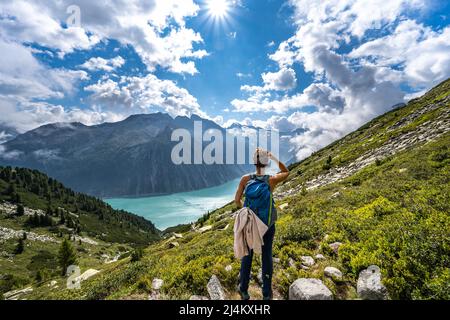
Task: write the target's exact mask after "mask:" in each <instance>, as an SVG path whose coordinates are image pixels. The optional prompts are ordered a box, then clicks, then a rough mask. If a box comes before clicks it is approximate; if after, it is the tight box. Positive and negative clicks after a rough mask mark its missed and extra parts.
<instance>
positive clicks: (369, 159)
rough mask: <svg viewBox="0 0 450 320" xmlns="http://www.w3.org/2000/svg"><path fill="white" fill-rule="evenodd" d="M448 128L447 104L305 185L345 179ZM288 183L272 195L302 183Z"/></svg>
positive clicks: (285, 193) (419, 112)
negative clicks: (417, 122) (419, 122)
mask: <svg viewBox="0 0 450 320" xmlns="http://www.w3.org/2000/svg"><path fill="white" fill-rule="evenodd" d="M449 99H450V98H449V97H447V98H445V99H444V100H443V101H441V102H440V103H438V104H439V105H438V104H431V105H428V106H425V107H423V108H421V109H418V110H417V111H416V112H415V113H412V114H410V115H409V116H407V117H405V118H406V120H405V121H404V122H402V120H400V121H399V122H400V123H397V124H396V125H394V126H392V127H391V129H392V130H393V129H395V128H401V127H402V126H404V125H406V124H407V123H410V122H411V121H412V119H416V118H418V117H419V116H421V115H422V114H425V113H427V112H430V111H432V110H434V109H436V106H438V107H439V106H442V105H444V104H445V103H448V100H449ZM408 117H409V118H408ZM395 126H396V127H395ZM448 131H450V109H449V108H446V109H444V110H443V111H442V113H441V114H440V115H439V116H438V117H435V118H434V119H432V120H428V121H425V122H424V123H422V124H420V125H418V126H417V127H416V128H415V129H413V130H411V131H408V132H405V133H403V132H399V133H398V135H396V136H392V137H390V138H389V139H388V140H387V141H386V142H385V143H384V144H383V145H381V146H379V147H377V148H373V149H370V150H369V151H367V152H366V153H364V154H362V155H361V156H360V157H358V158H357V159H355V160H354V161H352V162H351V163H349V164H347V165H345V166H341V167H336V168H331V169H330V170H329V171H328V172H327V173H324V174H321V175H318V176H317V177H315V178H314V179H311V180H309V181H307V182H306V183H305V187H306V189H307V190H310V189H315V188H318V187H321V186H324V185H327V184H330V183H334V182H336V181H339V180H342V179H345V178H347V177H349V176H351V175H353V174H355V173H356V172H358V171H359V170H361V169H363V168H365V167H366V166H368V165H370V164H372V163H375V161H377V160H381V159H384V158H386V157H388V156H392V155H394V154H396V153H398V152H400V151H403V150H406V149H409V148H412V147H414V146H416V145H418V144H423V143H426V142H429V141H432V140H435V139H436V138H438V137H440V136H442V135H443V134H445V133H446V132H448ZM289 185H290V182H287V183H286V184H285V186H286V187H285V188H280V189H278V190H277V191H276V192H275V193H274V196H275V198H276V199H283V198H284V197H286V196H289V195H292V194H296V193H299V192H300V191H301V188H302V187H303V186H301V185H298V186H295V187H292V188H289Z"/></svg>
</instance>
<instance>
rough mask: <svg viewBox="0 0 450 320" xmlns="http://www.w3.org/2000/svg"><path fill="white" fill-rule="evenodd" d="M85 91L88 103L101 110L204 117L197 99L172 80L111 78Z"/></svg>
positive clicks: (149, 77)
mask: <svg viewBox="0 0 450 320" xmlns="http://www.w3.org/2000/svg"><path fill="white" fill-rule="evenodd" d="M85 90H86V91H88V92H92V94H91V95H90V97H89V98H90V100H91V102H92V103H93V104H94V105H96V106H97V107H100V108H101V109H102V110H104V109H108V110H115V111H116V112H118V113H121V114H131V113H139V112H142V113H148V112H150V111H155V109H162V110H164V111H166V112H167V113H169V114H171V115H173V116H176V115H187V116H190V115H191V114H197V115H200V116H203V117H206V114H204V113H203V112H202V111H201V110H200V106H199V104H198V102H197V99H196V98H195V97H193V96H192V95H191V94H190V93H189V92H188V91H187V90H186V89H183V88H179V87H178V86H177V85H176V84H175V82H173V81H170V80H160V79H158V78H157V77H156V76H155V75H153V74H149V75H147V76H145V77H126V76H122V77H121V78H120V80H119V81H117V82H116V81H114V80H111V79H107V80H105V81H98V82H97V83H96V84H93V85H90V86H87V87H85Z"/></svg>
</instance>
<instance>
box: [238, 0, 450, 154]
mask: <svg viewBox="0 0 450 320" xmlns="http://www.w3.org/2000/svg"><path fill="white" fill-rule="evenodd" d="M290 4H291V6H293V8H294V11H295V13H294V17H293V19H294V23H295V25H296V26H297V30H296V32H295V34H294V35H293V36H291V37H290V38H288V39H287V40H285V41H283V42H281V44H280V45H279V46H278V49H277V50H276V51H275V52H274V53H273V54H271V55H269V58H270V59H272V60H273V61H275V62H276V63H277V64H278V66H279V72H280V73H281V72H282V71H283V70H289V69H291V68H292V66H293V65H294V64H300V65H301V66H302V67H303V68H304V70H305V72H308V73H311V75H312V76H313V78H314V79H315V81H314V82H313V83H312V84H310V85H309V86H308V87H306V88H305V89H304V90H303V92H300V93H294V94H285V95H284V96H281V97H280V96H277V95H271V94H267V92H266V91H265V90H264V87H265V86H266V87H267V86H268V81H263V83H264V85H263V86H245V85H244V86H242V87H241V90H242V91H243V92H244V93H252V94H251V95H250V96H249V97H247V98H245V99H234V100H233V101H231V104H232V106H233V107H234V111H237V112H251V113H253V112H261V111H263V112H269V113H277V114H283V113H285V112H288V111H289V110H295V112H294V113H292V114H291V115H290V116H281V115H275V116H272V117H271V118H269V119H268V120H267V121H266V126H271V127H274V128H280V130H282V129H285V130H291V129H292V128H294V127H295V128H302V129H304V130H305V132H304V133H303V134H300V135H297V136H296V137H294V138H293V139H292V140H291V142H292V143H293V144H294V145H295V147H296V153H297V158H299V159H301V158H304V157H306V156H308V155H309V154H310V153H311V152H313V151H315V150H317V149H319V148H321V147H324V146H325V145H327V144H329V143H331V142H332V141H334V140H336V139H338V138H340V137H342V136H343V135H345V134H346V133H348V132H350V131H352V130H355V129H357V128H358V127H359V126H360V125H362V124H363V123H365V122H367V121H368V120H370V119H371V118H373V117H375V116H377V115H379V114H381V113H384V112H385V111H387V110H389V109H390V107H391V106H392V105H394V104H396V103H398V102H403V101H405V93H404V92H403V90H402V89H401V87H402V85H403V84H405V83H406V84H408V85H409V86H411V88H413V89H414V88H417V90H418V91H419V90H423V87H422V86H427V88H429V87H431V86H432V85H434V84H435V83H437V82H439V81H442V80H443V79H445V78H447V77H448V76H449V75H450V69H449V66H450V64H449V60H450V56H449V55H448V52H449V51H450V50H449V47H448V44H449V43H450V42H449V39H448V36H449V34H450V32H449V29H450V28H448V27H447V28H445V29H443V30H440V31H433V30H432V29H431V28H430V27H426V26H424V25H422V24H419V23H417V22H415V21H414V20H413V19H410V18H406V16H407V15H408V13H410V12H413V11H417V10H423V9H425V8H426V3H425V1H424V0H413V1H406V0H393V1H389V3H386V2H382V1H379V0H368V1H357V0H344V1H342V0H330V1H314V0H302V1H300V0H291V1H290ZM368 12H370V14H368ZM380 28H383V30H384V32H383V35H382V36H381V37H379V38H378V39H377V38H374V37H373V35H370V36H368V31H369V30H373V29H380ZM350 42H353V43H357V45H356V48H355V49H354V50H353V51H352V52H350V53H347V52H346V50H341V49H342V48H343V47H344V46H347V45H348V44H350ZM358 43H359V44H358ZM353 46H354V45H353ZM342 52H344V53H342ZM416 86H418V87H416ZM272 87H276V86H272ZM263 93H265V94H263ZM410 96H411V95H408V96H407V97H410ZM306 106H314V107H316V111H315V112H312V113H311V112H310V111H309V112H308V113H306V112H303V111H302V108H304V107H306Z"/></svg>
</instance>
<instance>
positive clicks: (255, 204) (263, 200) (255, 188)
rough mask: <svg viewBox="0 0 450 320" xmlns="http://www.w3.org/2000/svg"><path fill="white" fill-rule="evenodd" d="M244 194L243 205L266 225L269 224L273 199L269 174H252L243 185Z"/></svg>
mask: <svg viewBox="0 0 450 320" xmlns="http://www.w3.org/2000/svg"><path fill="white" fill-rule="evenodd" d="M244 195H245V201H244V206H245V207H248V208H250V209H251V210H252V211H253V212H254V213H255V214H256V215H257V216H258V217H259V218H260V219H261V220H262V221H263V222H264V223H265V224H266V225H267V226H270V225H271V223H272V210H273V207H274V201H273V198H272V192H271V191H270V185H269V176H268V175H265V176H257V175H255V174H252V175H251V176H250V180H249V181H248V182H247V185H246V186H245V191H244Z"/></svg>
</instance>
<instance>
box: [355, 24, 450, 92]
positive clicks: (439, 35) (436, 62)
mask: <svg viewBox="0 0 450 320" xmlns="http://www.w3.org/2000/svg"><path fill="white" fill-rule="evenodd" d="M449 52H450V27H446V28H444V29H443V30H442V31H439V32H436V31H433V30H431V28H429V27H426V26H424V25H422V24H418V23H417V22H415V21H413V20H405V21H402V22H401V23H399V25H398V26H397V27H396V28H395V30H394V32H393V33H392V34H390V35H387V36H384V37H381V38H378V39H375V40H372V41H368V42H366V43H364V44H362V45H361V46H359V47H358V48H355V49H354V50H353V51H352V52H351V53H350V54H349V57H351V58H356V59H368V60H369V61H371V62H372V63H373V65H374V66H377V67H378V66H388V67H389V66H395V65H400V71H398V70H397V71H396V73H397V74H398V73H400V76H399V77H398V78H397V81H398V82H408V83H409V84H410V85H411V86H426V87H427V88H429V87H431V86H434V85H435V84H437V83H439V82H441V81H443V80H445V79H446V78H447V77H448V76H449V75H450V54H449ZM397 69H398V68H397ZM393 72H395V71H393Z"/></svg>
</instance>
